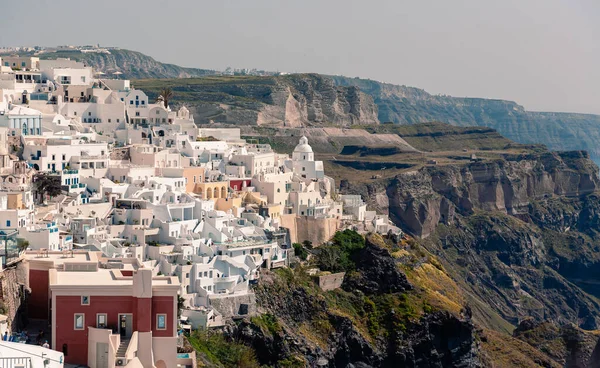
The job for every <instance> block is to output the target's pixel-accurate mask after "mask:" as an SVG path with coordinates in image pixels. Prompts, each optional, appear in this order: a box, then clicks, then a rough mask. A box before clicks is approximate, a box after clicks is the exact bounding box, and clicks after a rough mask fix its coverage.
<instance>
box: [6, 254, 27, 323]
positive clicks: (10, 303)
mask: <svg viewBox="0 0 600 368" xmlns="http://www.w3.org/2000/svg"><path fill="white" fill-rule="evenodd" d="M0 283H1V290H2V295H1V297H0V303H2V305H3V306H4V312H5V313H4V314H6V316H8V323H9V329H11V330H13V331H16V330H20V329H23V328H24V327H25V325H26V324H27V297H28V296H29V293H30V289H29V264H28V263H27V262H21V261H19V262H17V263H16V264H13V265H11V266H9V267H7V268H5V269H4V270H2V272H1V273H0Z"/></svg>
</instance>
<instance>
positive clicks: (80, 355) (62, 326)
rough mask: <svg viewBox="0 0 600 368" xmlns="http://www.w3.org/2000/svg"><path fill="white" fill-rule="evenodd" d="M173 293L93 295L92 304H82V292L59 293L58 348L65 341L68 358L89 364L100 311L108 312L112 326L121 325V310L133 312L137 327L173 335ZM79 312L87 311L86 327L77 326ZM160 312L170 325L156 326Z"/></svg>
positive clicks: (168, 335) (56, 323)
mask: <svg viewBox="0 0 600 368" xmlns="http://www.w3.org/2000/svg"><path fill="white" fill-rule="evenodd" d="M173 303H177V301H176V299H175V297H172V296H155V297H153V298H152V299H149V298H141V299H137V298H134V297H129V296H91V297H90V305H88V306H84V305H81V297H80V296H57V297H56V322H55V325H56V350H58V351H62V346H63V344H67V346H68V354H67V355H66V356H65V362H66V363H69V364H82V365H87V358H88V356H87V351H88V329H87V327H88V326H91V327H96V314H98V313H106V314H107V322H108V327H109V328H114V329H115V330H116V329H117V326H118V323H119V314H122V313H132V314H133V331H139V332H148V331H150V330H151V331H152V336H155V337H172V336H174V335H175V331H174V329H173V323H174V318H176V317H177V316H176V315H173V311H174V309H175V308H174V304H173ZM75 313H84V314H85V326H86V328H85V329H84V330H75V329H74V327H75V326H74V325H75ZM156 314H166V315H167V319H166V322H167V329H166V330H157V329H156Z"/></svg>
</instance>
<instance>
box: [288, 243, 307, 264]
mask: <svg viewBox="0 0 600 368" xmlns="http://www.w3.org/2000/svg"><path fill="white" fill-rule="evenodd" d="M292 246H293V247H294V255H295V256H296V257H298V258H300V259H301V260H303V261H306V259H307V258H308V252H307V251H306V249H304V247H303V246H302V244H300V243H294V244H292Z"/></svg>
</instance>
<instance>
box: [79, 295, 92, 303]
mask: <svg viewBox="0 0 600 368" xmlns="http://www.w3.org/2000/svg"><path fill="white" fill-rule="evenodd" d="M81 305H90V297H89V295H82V296H81Z"/></svg>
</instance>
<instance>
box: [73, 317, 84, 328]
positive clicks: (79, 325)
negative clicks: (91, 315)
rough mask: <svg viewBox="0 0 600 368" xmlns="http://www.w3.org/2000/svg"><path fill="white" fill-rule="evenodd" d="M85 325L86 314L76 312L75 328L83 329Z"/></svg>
mask: <svg viewBox="0 0 600 368" xmlns="http://www.w3.org/2000/svg"><path fill="white" fill-rule="evenodd" d="M84 325H85V314H83V313H75V325H74V327H73V328H74V329H75V330H83V329H84Z"/></svg>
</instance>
